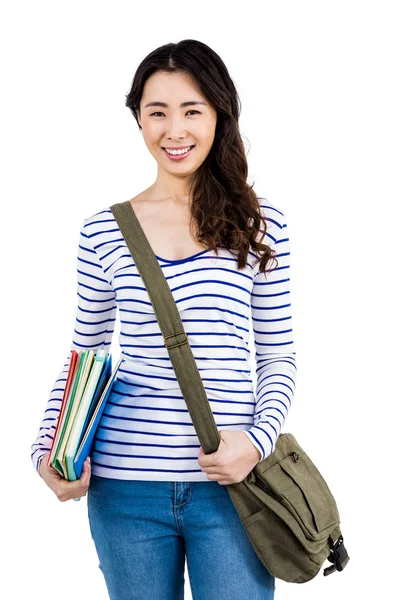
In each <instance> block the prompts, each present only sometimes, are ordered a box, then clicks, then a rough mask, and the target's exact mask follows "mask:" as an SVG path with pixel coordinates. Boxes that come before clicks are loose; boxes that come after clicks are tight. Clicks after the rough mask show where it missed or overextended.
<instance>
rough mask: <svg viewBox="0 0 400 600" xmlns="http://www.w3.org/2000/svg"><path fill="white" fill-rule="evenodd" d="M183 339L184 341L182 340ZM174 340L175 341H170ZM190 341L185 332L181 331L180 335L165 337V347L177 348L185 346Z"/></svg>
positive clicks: (174, 334) (173, 334)
mask: <svg viewBox="0 0 400 600" xmlns="http://www.w3.org/2000/svg"><path fill="white" fill-rule="evenodd" d="M182 337H183V339H182ZM170 338H173V339H170ZM188 343H189V340H188V337H187V334H186V332H185V331H180V332H179V333H172V334H171V335H166V336H165V337H164V346H165V347H166V348H167V349H168V348H176V347H177V346H183V344H188Z"/></svg>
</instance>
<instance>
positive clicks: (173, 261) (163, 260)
mask: <svg viewBox="0 0 400 600" xmlns="http://www.w3.org/2000/svg"><path fill="white" fill-rule="evenodd" d="M209 250H211V248H206V249H205V250H200V252H196V254H192V255H191V256H187V257H186V258H178V259H176V260H170V259H168V258H163V257H162V256H158V254H155V257H156V258H157V259H158V260H161V261H162V262H166V263H182V262H186V261H188V260H190V259H191V258H196V256H201V255H202V254H205V253H206V252H209Z"/></svg>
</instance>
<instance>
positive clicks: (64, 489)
mask: <svg viewBox="0 0 400 600" xmlns="http://www.w3.org/2000/svg"><path fill="white" fill-rule="evenodd" d="M90 474H91V466H90V457H88V458H87V459H86V460H85V462H84V463H83V469H82V473H81V476H80V478H79V479H77V480H75V481H67V480H66V479H63V480H61V481H60V482H59V486H57V490H56V492H55V493H56V496H57V498H58V499H59V500H60V502H66V501H67V500H71V499H77V498H80V497H82V496H86V493H87V490H88V488H89V484H90Z"/></svg>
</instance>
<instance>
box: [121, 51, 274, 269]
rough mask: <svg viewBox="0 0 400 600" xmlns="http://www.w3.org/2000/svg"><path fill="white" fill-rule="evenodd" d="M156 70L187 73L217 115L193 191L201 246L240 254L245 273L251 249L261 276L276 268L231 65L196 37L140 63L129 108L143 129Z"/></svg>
mask: <svg viewBox="0 0 400 600" xmlns="http://www.w3.org/2000/svg"><path fill="white" fill-rule="evenodd" d="M156 71H166V72H169V73H173V72H178V71H179V72H185V73H187V74H188V75H189V76H190V77H191V78H192V80H193V81H194V82H196V83H197V85H198V87H199V88H200V90H201V92H202V93H203V94H204V96H205V97H206V98H207V100H208V101H209V102H210V103H211V104H212V105H213V106H214V108H215V110H216V112H217V123H216V130H215V137H214V142H213V145H212V147H211V149H210V152H209V153H208V155H207V157H206V159H205V160H204V162H203V164H202V165H201V166H200V167H199V168H198V169H197V171H196V172H195V173H194V175H193V180H192V183H191V186H190V191H189V197H190V198H191V203H190V206H191V222H192V221H193V220H195V223H196V230H197V239H198V242H199V243H200V244H204V245H205V246H206V247H207V248H210V249H213V250H214V251H215V252H216V253H218V249H217V248H218V245H221V246H222V247H225V248H227V249H228V250H230V251H231V252H233V253H235V256H236V257H237V259H238V268H239V269H243V268H244V267H245V266H246V262H247V256H248V252H249V249H250V248H251V249H252V250H253V251H254V253H255V254H256V260H255V262H254V265H256V264H257V263H259V267H258V268H259V271H260V272H263V273H265V272H266V268H267V265H268V263H269V261H270V260H271V259H272V260H274V261H275V263H276V264H275V266H274V267H273V269H275V268H276V266H277V260H276V258H275V251H274V250H273V249H271V248H270V247H269V246H268V245H267V244H263V243H262V241H263V239H264V237H265V234H266V232H267V221H266V219H264V216H263V214H262V212H261V208H260V203H259V200H258V197H257V195H256V193H255V191H254V190H253V185H254V184H252V185H249V184H248V183H247V176H248V164H247V159H246V154H245V148H244V144H243V141H242V138H241V135H240V131H239V115H240V111H241V103H240V99H239V96H238V93H237V90H236V88H235V85H234V83H233V81H232V79H231V77H230V75H229V73H228V69H227V68H226V66H225V64H224V63H223V61H222V60H221V58H220V57H219V56H218V54H216V52H214V50H212V49H211V48H210V47H209V46H207V45H206V44H204V43H202V42H199V41H197V40H192V39H185V40H181V41H180V42H178V43H171V44H165V45H163V46H160V47H159V48H156V49H155V50H153V51H152V52H151V53H150V54H148V56H146V57H145V58H144V59H143V61H142V62H141V63H140V65H139V67H138V68H137V70H136V73H135V76H134V78H133V82H132V86H131V89H130V91H129V93H128V94H127V95H126V102H125V105H126V106H127V107H128V108H129V109H130V110H131V112H132V113H133V115H134V117H135V119H136V121H137V123H138V126H139V130H141V127H140V124H139V120H138V115H139V116H140V102H141V98H142V94H143V88H144V85H145V83H146V81H147V79H148V78H149V77H150V76H151V75H153V73H155V72H156ZM259 232H261V236H260V237H259V236H258V234H259ZM257 237H259V240H258V241H257ZM236 252H237V254H236ZM273 269H270V270H273Z"/></svg>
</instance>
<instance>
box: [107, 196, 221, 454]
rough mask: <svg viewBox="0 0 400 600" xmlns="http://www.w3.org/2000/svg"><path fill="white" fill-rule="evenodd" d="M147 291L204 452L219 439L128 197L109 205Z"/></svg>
mask: <svg viewBox="0 0 400 600" xmlns="http://www.w3.org/2000/svg"><path fill="white" fill-rule="evenodd" d="M110 209H111V212H112V213H113V215H114V218H115V220H116V221H117V223H118V226H119V228H120V230H121V233H122V235H123V237H124V239H125V242H126V244H127V246H128V248H129V251H130V253H131V254H132V258H133V260H134V262H135V265H136V268H137V270H138V271H139V273H140V275H141V277H142V280H143V282H144V285H145V287H146V289H147V292H148V294H149V297H150V300H151V303H152V305H153V308H154V313H155V315H156V317H157V321H158V324H159V326H160V329H161V332H162V334H163V337H164V345H165V347H166V348H167V350H168V354H169V356H170V358H171V362H172V365H173V367H174V370H175V373H176V377H177V380H178V383H179V387H180V389H181V391H182V394H183V397H184V399H185V402H186V405H187V407H188V410H189V414H190V417H191V419H192V422H193V425H194V428H195V430H196V433H197V436H198V438H199V440H200V443H201V446H202V448H203V451H204V453H205V454H211V453H212V452H216V451H217V450H218V447H219V444H220V441H221V438H220V435H219V432H218V429H217V425H216V423H215V420H214V416H213V413H212V410H211V407H210V403H209V401H208V398H207V394H206V391H205V389H204V385H203V381H202V379H201V377H200V373H199V370H198V368H197V365H196V361H195V359H194V356H193V353H192V349H191V347H190V344H189V340H188V338H187V334H186V332H185V330H184V328H183V323H182V320H181V317H180V315H179V311H178V308H177V306H176V302H175V300H174V297H173V295H172V292H171V289H170V287H169V285H168V282H167V280H166V279H165V276H164V273H163V271H162V269H161V267H160V265H159V264H158V260H157V258H156V256H155V254H154V252H153V250H152V248H151V246H150V244H149V241H148V239H147V237H146V236H145V233H144V231H143V229H142V227H141V225H140V223H139V221H138V219H137V217H136V214H135V211H134V210H133V208H132V205H131V203H130V201H129V200H127V201H125V202H117V203H116V204H113V205H112V206H110Z"/></svg>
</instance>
